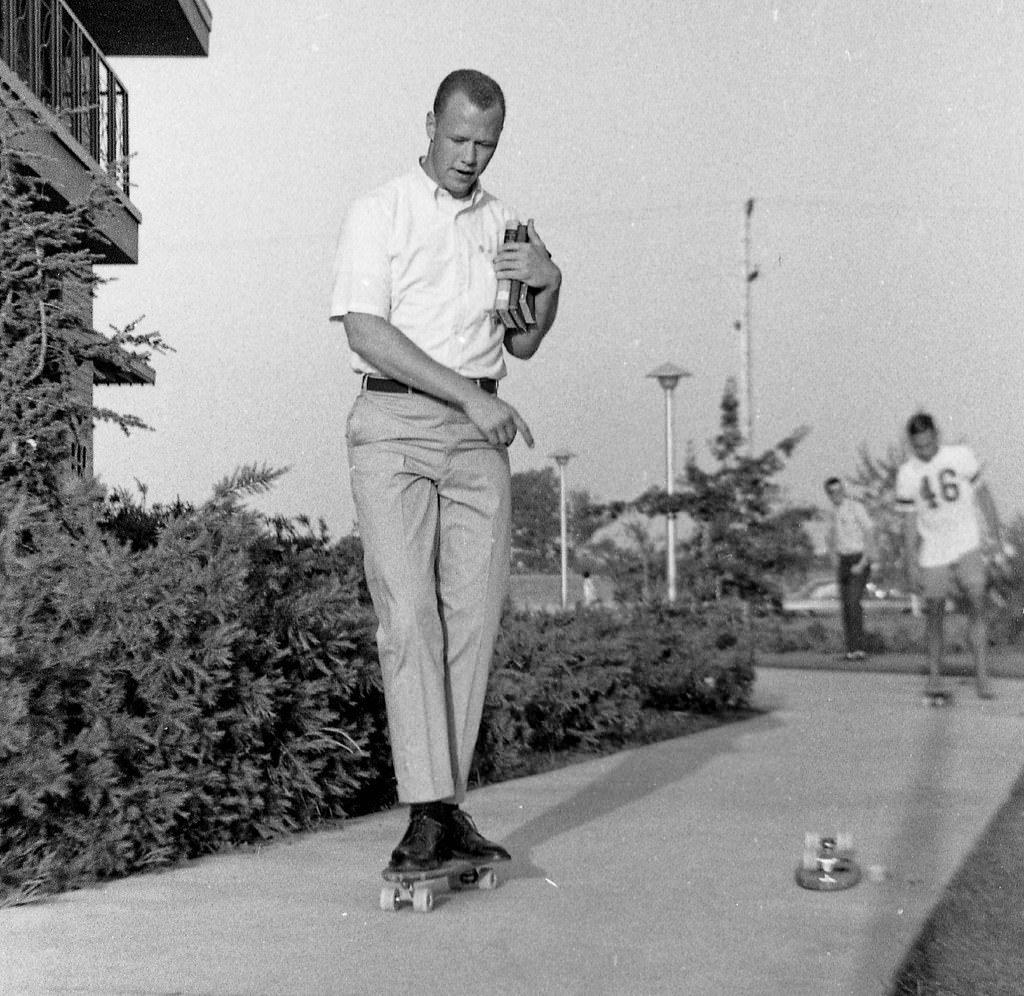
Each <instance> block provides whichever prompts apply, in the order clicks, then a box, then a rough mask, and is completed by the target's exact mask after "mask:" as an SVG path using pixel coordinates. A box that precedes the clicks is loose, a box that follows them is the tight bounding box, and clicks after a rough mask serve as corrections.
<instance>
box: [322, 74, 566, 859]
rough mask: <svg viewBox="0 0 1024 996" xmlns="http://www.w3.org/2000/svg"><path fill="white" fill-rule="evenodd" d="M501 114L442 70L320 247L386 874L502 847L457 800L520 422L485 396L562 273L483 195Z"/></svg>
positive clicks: (493, 100)
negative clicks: (337, 362) (362, 613)
mask: <svg viewBox="0 0 1024 996" xmlns="http://www.w3.org/2000/svg"><path fill="white" fill-rule="evenodd" d="M504 121H505V97H504V94H503V93H502V91H501V88H500V87H499V86H498V84H497V83H496V82H495V81H494V80H492V79H491V78H490V77H488V76H485V75H484V74H483V73H480V72H477V71H475V70H470V69H463V70H456V71H455V72H453V73H450V74H449V75H448V76H447V77H446V78H445V79H444V80H443V81H442V83H441V85H440V87H439V88H438V91H437V94H436V97H435V99H434V103H433V107H432V109H431V111H430V112H429V113H428V114H427V117H426V133H427V139H428V146H427V152H426V155H425V156H424V157H423V158H422V159H420V161H419V163H418V164H417V165H416V166H415V167H414V168H413V169H412V170H411V171H410V172H409V173H407V174H406V175H404V176H402V177H399V178H398V179H396V180H393V181H391V182H389V183H386V184H385V185H384V186H382V187H380V188H378V189H377V190H375V191H373V192H372V193H370V194H368V195H366V196H364V197H361V198H359V199H358V200H356V201H355V203H353V204H352V206H351V208H350V209H349V212H348V215H347V217H346V219H345V222H344V225H343V227H342V233H341V237H340V240H339V246H338V254H337V266H336V273H335V284H334V293H333V298H332V303H331V318H332V319H333V320H336V321H341V322H342V323H343V324H344V327H345V332H346V334H347V336H348V342H349V345H350V346H351V349H352V364H353V368H354V369H355V371H356V373H358V374H359V375H360V376H361V378H362V391H361V393H360V394H359V396H358V397H357V399H356V401H355V404H354V405H353V408H352V411H351V413H350V414H349V418H348V426H347V433H346V436H347V441H348V452H349V465H350V473H351V481H352V492H353V497H354V499H355V504H356V514H357V517H358V522H359V533H360V537H361V539H362V542H363V547H364V551H365V567H366V578H367V583H368V585H369V588H370V593H371V595H372V597H373V603H374V608H375V609H376V612H377V616H378V620H379V627H378V632H377V643H378V650H379V655H380V663H381V670H382V674H383V679H384V693H385V699H386V703H387V710H388V729H389V733H390V737H391V749H392V756H393V760H394V766H395V776H396V779H397V782H398V797H399V800H400V801H401V802H403V803H408V804H409V806H410V820H409V826H408V829H407V830H406V833H405V835H404V837H403V838H402V840H401V842H400V843H399V845H398V846H397V847H396V848H395V850H394V851H393V853H392V855H391V865H390V867H391V868H392V869H394V870H401V871H422V870H429V869H431V868H436V867H438V866H439V865H440V864H443V863H444V862H445V861H446V860H448V859H449V858H452V857H458V858H469V859H472V860H496V859H503V858H508V857H509V855H508V853H507V852H506V851H505V849H504V848H502V847H501V846H500V845H499V844H496V843H493V842H491V841H489V840H487V839H486V838H485V837H484V836H483V835H482V834H480V833H479V831H478V830H477V829H476V827H475V826H474V824H473V822H472V820H471V819H470V818H469V816H468V815H467V814H466V813H464V812H463V810H462V809H461V808H460V804H461V803H462V801H463V800H464V798H465V794H466V787H467V780H468V776H469V769H470V764H471V762H472V758H473V752H474V749H475V746H476V739H477V734H478V732H479V727H480V719H481V715H482V711H483V705H484V696H485V694H486V691H487V678H488V673H489V670H490V664H491V656H492V653H493V647H494V640H495V638H496V636H497V632H498V626H499V622H500V618H501V610H502V606H503V604H504V601H505V597H506V593H507V591H508V583H509V568H510V536H511V506H510V491H511V486H510V471H509V457H508V447H509V446H510V445H511V444H512V441H513V440H514V439H515V437H516V436H517V435H518V434H521V435H522V436H523V438H524V440H525V441H526V443H527V445H530V446H532V445H533V438H532V436H531V434H530V429H529V426H528V425H527V423H526V421H525V420H524V419H523V417H522V416H521V415H520V414H519V412H518V411H516V409H515V408H514V407H512V405H510V404H509V403H508V402H507V401H504V400H503V399H501V398H499V397H498V383H499V381H500V380H501V378H502V377H503V376H504V375H505V372H506V368H505V359H504V353H505V352H508V353H511V354H512V355H513V356H515V357H517V358H519V359H524V360H525V359H529V358H530V357H531V356H533V354H534V353H535V352H536V351H537V349H538V347H539V346H540V344H541V341H542V340H543V338H544V336H545V334H546V333H547V332H548V330H549V329H550V328H551V326H552V324H553V322H554V320H555V315H556V312H557V310H558V294H559V287H560V285H561V280H562V275H561V272H560V271H559V269H558V267H557V266H555V264H554V263H553V262H552V260H551V256H550V254H549V253H548V251H547V249H546V248H545V245H544V242H543V241H542V240H541V238H540V236H539V235H538V234H537V231H536V229H535V228H534V225H533V222H532V220H531V221H529V223H528V225H527V229H528V236H529V238H528V241H526V242H517V243H514V244H508V245H506V244H503V238H504V231H505V225H506V222H509V221H513V220H516V218H517V216H516V214H515V212H513V211H512V210H511V209H510V208H508V207H507V206H506V205H504V204H503V203H502V202H501V201H500V200H498V199H497V198H496V197H494V196H493V195H492V194H490V193H489V192H487V191H486V190H484V188H483V187H482V186H481V184H480V177H481V175H482V174H483V172H484V170H485V169H486V168H487V165H488V163H489V162H490V161H491V157H492V156H493V155H494V152H495V149H496V148H497V147H498V140H499V139H500V137H501V131H502V126H503V124H504ZM504 278H507V279H512V280H519V281H522V282H523V283H525V284H526V285H527V286H529V287H530V288H532V289H533V291H534V293H535V295H536V296H535V301H534V317H535V319H536V323H535V324H533V325H531V326H529V327H528V328H526V329H525V330H516V331H506V330H505V328H504V327H503V325H502V323H501V321H500V319H499V316H498V315H497V314H496V313H495V311H494V299H495V293H496V289H497V282H498V280H499V279H504Z"/></svg>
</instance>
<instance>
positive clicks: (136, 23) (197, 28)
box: [71, 0, 213, 56]
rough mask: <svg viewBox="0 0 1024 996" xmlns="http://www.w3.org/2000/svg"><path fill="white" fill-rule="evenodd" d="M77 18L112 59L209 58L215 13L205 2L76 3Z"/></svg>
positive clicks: (131, 0) (83, 0)
mask: <svg viewBox="0 0 1024 996" xmlns="http://www.w3.org/2000/svg"><path fill="white" fill-rule="evenodd" d="M71 6H72V8H73V9H74V12H75V16H76V17H77V18H78V19H79V20H80V21H81V22H82V24H83V25H84V27H85V29H86V31H88V32H89V34H90V35H91V36H92V38H93V40H94V41H95V42H96V44H97V45H98V46H99V47H100V49H101V50H102V51H103V53H104V55H108V56H154V55H170V56H190V55H191V56H205V55H209V53H210V28H211V27H212V26H213V14H212V13H211V12H210V8H209V7H208V6H207V5H206V2H205V0H73V2H72V3H71Z"/></svg>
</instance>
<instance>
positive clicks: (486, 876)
mask: <svg viewBox="0 0 1024 996" xmlns="http://www.w3.org/2000/svg"><path fill="white" fill-rule="evenodd" d="M497 887H498V876H497V875H496V874H495V872H494V869H493V868H484V869H483V871H481V872H480V878H479V879H478V880H477V888H478V889H496V888H497Z"/></svg>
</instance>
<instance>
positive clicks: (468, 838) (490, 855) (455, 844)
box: [448, 809, 512, 861]
mask: <svg viewBox="0 0 1024 996" xmlns="http://www.w3.org/2000/svg"><path fill="white" fill-rule="evenodd" d="M448 834H449V837H448V844H449V847H450V849H451V853H452V856H453V857H456V858H463V859H465V860H467V861H510V860H511V858H512V855H511V854H509V853H508V851H506V850H505V848H503V847H502V846H501V844H495V843H494V841H491V840H488V839H487V838H486V837H485V836H484V835H483V834H482V833H480V831H479V830H477V828H476V825H475V824H474V823H473V820H472V819H471V818H470V816H469V814H468V813H464V812H463V811H462V810H461V809H453V810H452V813H451V816H449V817H448Z"/></svg>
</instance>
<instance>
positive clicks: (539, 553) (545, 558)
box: [512, 467, 561, 572]
mask: <svg viewBox="0 0 1024 996" xmlns="http://www.w3.org/2000/svg"><path fill="white" fill-rule="evenodd" d="M559 500H560V494H559V481H558V478H557V477H556V475H555V472H554V471H553V470H552V469H551V468H550V467H545V468H544V469H543V470H524V471H521V472H520V473H518V474H513V475H512V563H513V565H514V567H515V569H516V570H517V571H522V572H550V571H557V570H558V569H559V566H560V563H561V553H560V551H559V543H560V538H561V519H560V516H559Z"/></svg>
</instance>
